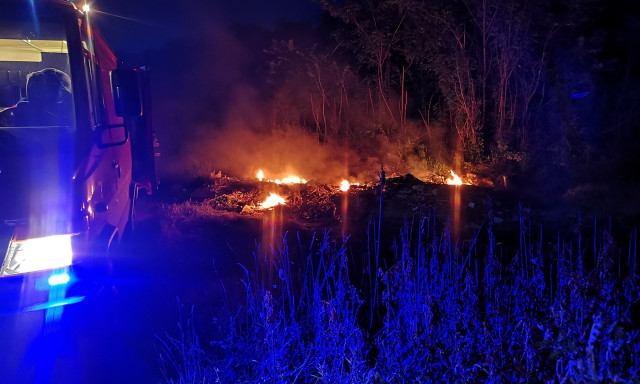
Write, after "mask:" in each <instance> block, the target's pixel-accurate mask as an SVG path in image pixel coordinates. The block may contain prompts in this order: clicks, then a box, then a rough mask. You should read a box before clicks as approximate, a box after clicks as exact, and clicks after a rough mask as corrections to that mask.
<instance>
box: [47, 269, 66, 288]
mask: <svg viewBox="0 0 640 384" xmlns="http://www.w3.org/2000/svg"><path fill="white" fill-rule="evenodd" d="M70 279H71V278H70V277H69V274H68V273H66V272H63V273H56V274H54V275H51V276H49V280H47V282H48V283H49V285H50V286H52V287H54V286H56V285H63V284H67V283H68V282H69V280H70Z"/></svg>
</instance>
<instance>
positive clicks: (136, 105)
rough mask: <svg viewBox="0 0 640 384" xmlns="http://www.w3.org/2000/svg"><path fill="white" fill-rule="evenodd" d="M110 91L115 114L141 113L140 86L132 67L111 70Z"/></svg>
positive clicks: (121, 115)
mask: <svg viewBox="0 0 640 384" xmlns="http://www.w3.org/2000/svg"><path fill="white" fill-rule="evenodd" d="M111 91H112V93H113V101H114V104H115V112H116V115H118V116H120V117H137V116H140V115H142V101H141V100H140V86H139V85H138V75H137V73H136V71H135V70H133V69H116V70H113V71H111Z"/></svg>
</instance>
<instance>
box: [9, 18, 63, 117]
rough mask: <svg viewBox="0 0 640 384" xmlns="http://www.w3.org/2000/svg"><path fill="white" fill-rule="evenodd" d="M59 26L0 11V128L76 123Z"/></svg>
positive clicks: (61, 32) (61, 31) (61, 29)
mask: <svg viewBox="0 0 640 384" xmlns="http://www.w3.org/2000/svg"><path fill="white" fill-rule="evenodd" d="M71 82H72V78H71V73H70V67H69V54H68V50H67V39H66V36H65V32H64V27H63V25H59V24H56V23H52V22H46V21H45V22H41V23H39V25H37V26H34V25H33V23H30V22H29V21H23V22H18V21H15V20H3V19H2V16H0V127H32V128H37V127H60V128H67V129H74V128H75V122H74V119H75V116H74V108H73V95H72V90H71Z"/></svg>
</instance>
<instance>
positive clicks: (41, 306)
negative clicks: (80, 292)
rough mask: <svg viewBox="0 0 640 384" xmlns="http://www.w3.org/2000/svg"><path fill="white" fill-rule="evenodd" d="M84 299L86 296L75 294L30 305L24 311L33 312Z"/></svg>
mask: <svg viewBox="0 0 640 384" xmlns="http://www.w3.org/2000/svg"><path fill="white" fill-rule="evenodd" d="M82 300H84V296H74V297H69V298H66V299H62V300H55V301H48V302H46V303H41V304H35V305H30V306H28V307H26V308H24V309H23V311H24V312H33V311H40V310H43V309H50V308H56V307H63V306H65V305H70V304H76V303H79V302H81V301H82Z"/></svg>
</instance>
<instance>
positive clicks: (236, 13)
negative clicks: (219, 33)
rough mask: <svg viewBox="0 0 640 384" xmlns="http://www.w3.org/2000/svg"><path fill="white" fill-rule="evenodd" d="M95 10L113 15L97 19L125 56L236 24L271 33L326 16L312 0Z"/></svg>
mask: <svg viewBox="0 0 640 384" xmlns="http://www.w3.org/2000/svg"><path fill="white" fill-rule="evenodd" d="M94 8H95V9H96V10H100V11H104V12H106V13H108V14H105V13H102V14H97V15H96V16H95V17H94V20H96V21H97V23H98V24H99V26H100V28H101V29H102V31H103V33H104V35H105V36H106V37H107V39H108V41H109V42H110V44H111V46H112V47H113V49H114V50H115V51H116V52H117V53H123V54H127V53H133V52H135V51H136V50H137V51H140V50H144V48H147V47H150V46H151V47H160V46H162V45H163V44H165V43H166V42H167V41H170V40H172V39H177V38H180V37H184V36H197V35H198V34H200V33H203V32H205V31H208V30H211V29H215V28H224V27H228V26H230V25H234V24H251V25H256V26H258V27H261V28H265V29H272V28H273V26H274V25H276V24H277V23H278V22H301V23H310V24H316V23H317V22H318V21H319V19H320V14H321V8H320V6H319V5H317V4H316V3H314V2H312V1H311V0H272V1H264V0H243V1H226V0H213V1H196V0H187V1H174V2H158V1H154V0H141V1H129V0H112V1H108V2H107V1H104V2H96V3H94ZM109 14H110V15H109ZM114 15H117V16H120V17H117V16H114ZM138 44H140V45H138Z"/></svg>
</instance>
